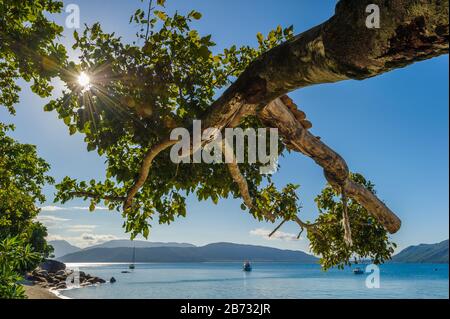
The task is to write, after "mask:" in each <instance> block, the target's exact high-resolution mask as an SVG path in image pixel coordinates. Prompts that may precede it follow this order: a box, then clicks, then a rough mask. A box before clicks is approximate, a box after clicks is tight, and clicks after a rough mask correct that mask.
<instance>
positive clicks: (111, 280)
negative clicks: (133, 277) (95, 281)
mask: <svg viewBox="0 0 450 319" xmlns="http://www.w3.org/2000/svg"><path fill="white" fill-rule="evenodd" d="M116 281H117V280H116V278H114V277H111V279H110V280H109V282H110V283H112V284H113V283H115V282H116Z"/></svg>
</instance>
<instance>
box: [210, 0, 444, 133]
mask: <svg viewBox="0 0 450 319" xmlns="http://www.w3.org/2000/svg"><path fill="white" fill-rule="evenodd" d="M369 4H376V5H378V6H379V8H380V14H381V27H380V28H379V29H369V28H367V27H366V19H367V16H368V13H366V7H367V5H369ZM448 6H449V1H448V0H414V1H413V0H370V1H364V0H341V1H339V3H338V4H337V6H336V12H335V15H334V16H333V17H331V18H330V19H329V20H328V21H326V22H324V23H323V24H321V25H319V26H317V27H314V28H312V29H310V30H308V31H306V32H304V33H302V34H299V35H297V36H296V37H295V38H294V39H292V40H291V41H288V42H286V43H283V44H282V45H280V46H278V47H275V48H273V49H272V50H270V51H268V52H267V53H265V54H264V55H263V56H261V57H260V58H259V59H257V60H256V61H254V62H253V63H252V64H251V65H250V66H249V67H248V68H247V69H246V70H245V71H244V72H243V73H242V74H241V75H240V76H239V78H238V79H237V81H236V82H235V83H234V84H233V85H231V87H230V88H229V89H228V90H226V91H225V93H224V94H223V95H222V96H221V97H220V98H219V99H218V100H217V101H216V102H215V103H214V104H213V105H212V107H211V109H210V111H209V113H208V114H206V116H205V118H204V121H203V123H204V127H205V128H208V127H216V128H222V127H224V125H225V123H229V122H230V121H231V119H232V117H233V116H234V115H235V114H236V113H237V112H239V110H240V109H241V108H242V107H250V108H253V109H260V108H262V107H264V106H266V105H267V104H269V103H270V102H271V101H273V100H274V99H276V98H278V97H280V96H282V95H284V94H287V93H288V92H290V91H293V90H296V89H299V88H303V87H306V86H310V85H315V84H322V83H332V82H337V81H342V80H348V79H355V80H362V79H366V78H369V77H373V76H377V75H380V74H383V73H385V72H388V71H391V70H393V69H396V68H401V67H404V66H406V65H409V64H411V63H414V62H416V61H421V60H424V59H429V58H432V57H435V56H438V55H441V54H445V53H448V50H449V40H448V36H449V18H448V15H449V8H448Z"/></svg>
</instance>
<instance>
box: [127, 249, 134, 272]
mask: <svg viewBox="0 0 450 319" xmlns="http://www.w3.org/2000/svg"><path fill="white" fill-rule="evenodd" d="M135 261H136V246H135V247H133V259H132V262H131V264H130V265H129V266H128V268H129V269H134V268H135V265H134V263H135Z"/></svg>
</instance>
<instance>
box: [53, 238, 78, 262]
mask: <svg viewBox="0 0 450 319" xmlns="http://www.w3.org/2000/svg"><path fill="white" fill-rule="evenodd" d="M48 243H49V244H50V245H52V246H53V249H54V251H53V255H55V258H58V257H62V256H64V255H67V254H72V253H76V252H78V251H80V250H81V248H79V247H76V246H73V245H71V244H69V243H68V242H67V241H65V240H51V241H49V242H48Z"/></svg>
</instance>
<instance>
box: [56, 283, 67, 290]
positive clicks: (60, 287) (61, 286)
mask: <svg viewBox="0 0 450 319" xmlns="http://www.w3.org/2000/svg"><path fill="white" fill-rule="evenodd" d="M55 288H56V289H66V288H67V286H66V283H60V284H58V285H56V286H55Z"/></svg>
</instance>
